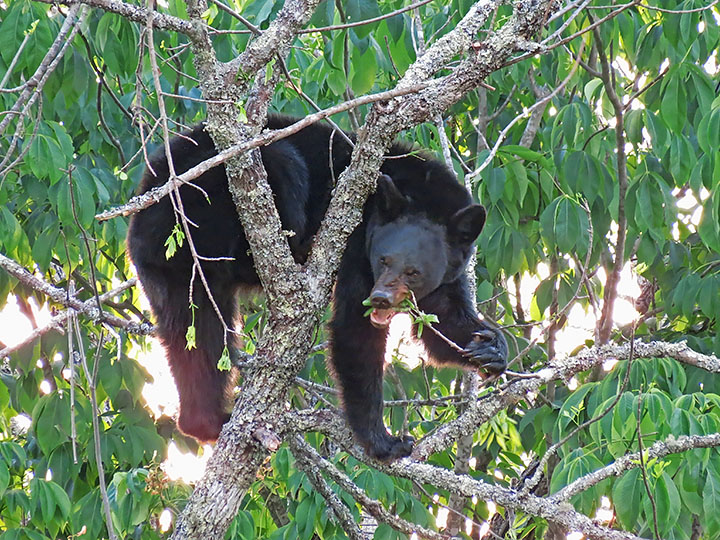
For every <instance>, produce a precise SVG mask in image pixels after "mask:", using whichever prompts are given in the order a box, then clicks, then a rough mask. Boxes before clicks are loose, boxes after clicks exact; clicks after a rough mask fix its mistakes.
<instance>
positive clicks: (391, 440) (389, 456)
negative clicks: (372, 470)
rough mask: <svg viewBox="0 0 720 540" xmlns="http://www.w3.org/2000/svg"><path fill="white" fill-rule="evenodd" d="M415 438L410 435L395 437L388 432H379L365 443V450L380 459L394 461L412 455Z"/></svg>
mask: <svg viewBox="0 0 720 540" xmlns="http://www.w3.org/2000/svg"><path fill="white" fill-rule="evenodd" d="M414 444H415V439H414V438H413V437H411V436H410V435H405V436H403V437H393V436H392V435H388V434H387V433H378V434H376V436H375V437H373V438H372V440H371V441H370V442H368V443H367V444H366V445H365V451H366V452H367V453H368V454H369V455H370V456H372V457H374V458H375V459H379V460H380V461H394V460H396V459H400V458H404V457H407V456H409V455H410V453H411V452H412V449H413V445H414Z"/></svg>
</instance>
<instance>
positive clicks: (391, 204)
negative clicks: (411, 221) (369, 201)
mask: <svg viewBox="0 0 720 540" xmlns="http://www.w3.org/2000/svg"><path fill="white" fill-rule="evenodd" d="M375 195H376V201H377V208H378V211H379V213H380V217H381V218H382V219H383V220H385V221H392V220H393V219H395V218H396V217H397V216H399V215H400V214H401V213H402V212H404V211H405V208H406V207H407V204H408V200H407V199H406V198H405V196H404V195H403V194H402V193H400V190H399V189H398V188H397V186H395V184H394V183H393V181H392V178H390V177H389V176H388V175H387V174H381V175H380V177H379V178H378V181H377V191H376V192H375Z"/></svg>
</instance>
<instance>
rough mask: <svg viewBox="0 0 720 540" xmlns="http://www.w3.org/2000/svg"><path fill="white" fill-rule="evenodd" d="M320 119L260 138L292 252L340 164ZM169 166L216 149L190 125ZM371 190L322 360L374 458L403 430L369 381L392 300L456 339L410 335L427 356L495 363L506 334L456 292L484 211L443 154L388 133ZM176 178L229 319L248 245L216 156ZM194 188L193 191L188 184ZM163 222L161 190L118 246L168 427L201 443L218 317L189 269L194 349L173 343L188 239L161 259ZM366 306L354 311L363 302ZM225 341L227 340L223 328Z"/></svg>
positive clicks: (218, 347) (212, 434)
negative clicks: (267, 141)
mask: <svg viewBox="0 0 720 540" xmlns="http://www.w3.org/2000/svg"><path fill="white" fill-rule="evenodd" d="M294 121H295V119H293V118H289V117H285V116H280V115H271V116H270V117H269V118H268V123H267V127H268V128H270V129H277V128H281V127H285V126H287V125H290V124H291V123H293V122H294ZM331 133H332V128H331V127H329V126H326V125H320V124H315V125H312V126H309V127H307V128H305V129H303V130H302V131H300V132H298V133H296V134H294V135H291V136H290V137H287V138H286V139H283V140H281V141H278V142H276V143H273V144H271V145H269V146H266V147H263V148H261V154H262V159H263V163H264V165H265V169H266V170H267V173H268V181H269V183H270V186H271V187H272V189H273V192H274V195H275V203H276V206H277V208H278V212H279V214H280V219H281V221H282V223H283V228H284V229H286V230H291V231H293V232H294V235H292V236H290V237H289V239H288V241H289V243H290V247H291V250H292V253H293V256H294V257H295V259H296V261H298V262H303V261H304V260H305V259H306V258H307V255H308V252H309V250H310V247H311V243H312V239H313V236H314V234H315V233H316V232H317V230H318V227H319V225H320V221H321V220H322V218H323V216H324V214H325V211H326V209H327V206H328V202H329V200H330V196H331V192H332V188H333V182H334V180H335V179H337V178H338V176H339V175H340V173H341V172H342V171H343V170H344V169H345V168H346V167H347V165H348V164H349V162H350V154H351V151H352V148H351V146H350V145H349V144H348V143H347V141H346V140H344V138H343V137H342V136H340V135H339V134H335V135H334V136H333V137H332V154H331V153H330V148H329V147H330V139H331ZM171 152H172V155H173V163H174V166H175V170H176V172H177V173H178V174H180V173H182V172H184V171H186V170H188V169H189V168H190V167H192V166H194V165H196V164H198V163H200V162H201V161H203V160H205V159H207V158H209V157H211V156H212V155H214V154H215V153H216V150H215V147H214V145H213V142H212V140H211V139H210V137H209V136H208V135H207V133H205V131H204V130H203V128H202V126H198V127H196V128H195V129H194V130H193V131H192V132H190V133H187V134H186V135H185V136H183V137H177V138H175V139H173V140H172V142H171ZM388 155H389V156H391V157H389V158H388V159H386V160H385V162H384V164H383V166H382V168H381V172H382V173H383V174H382V176H381V177H380V179H379V181H378V189H377V192H376V193H375V194H374V195H372V196H371V197H370V198H369V199H368V201H367V203H366V205H365V209H364V218H363V221H362V223H361V224H360V225H359V226H358V228H357V229H356V230H355V231H354V232H353V234H352V235H351V236H350V239H349V240H348V245H347V248H346V250H345V254H344V256H343V259H342V262H341V265H340V268H339V271H338V277H337V283H336V285H335V292H334V309H333V318H332V322H331V324H330V330H331V355H330V358H331V360H332V365H333V368H334V372H335V375H336V378H337V380H338V382H339V384H340V387H341V391H342V398H343V403H344V408H345V412H346V414H347V418H348V421H349V423H350V426H351V427H352V430H353V432H354V433H355V436H356V438H357V439H358V441H359V442H360V443H362V444H363V445H364V447H365V448H366V450H367V451H368V452H369V453H370V454H371V455H372V456H374V457H376V458H379V459H394V458H398V457H402V456H406V455H408V454H409V453H410V451H411V449H412V439H411V438H409V437H405V438H398V437H393V436H391V435H389V434H388V432H387V430H386V428H385V426H384V423H383V420H382V409H383V401H382V378H383V363H384V357H385V340H386V336H387V326H388V323H389V322H390V317H391V315H392V308H393V307H396V306H397V305H398V304H399V303H400V302H401V301H402V300H403V299H404V298H406V297H407V296H408V295H409V294H410V291H412V293H413V294H414V295H415V297H416V299H417V301H418V303H419V307H420V309H422V310H423V311H425V312H426V313H434V314H436V315H437V316H438V318H439V321H440V322H439V323H436V324H435V325H434V327H435V328H436V329H437V330H439V331H440V332H441V333H442V334H444V335H445V336H446V337H447V338H449V339H451V340H452V341H453V342H455V343H457V344H459V345H460V347H464V350H463V352H458V351H456V350H454V349H453V348H452V347H450V346H449V345H448V344H447V343H446V342H444V341H443V340H442V339H441V338H440V337H438V336H437V335H436V334H435V333H434V332H432V331H429V330H425V332H423V334H422V341H423V342H424V344H425V346H426V348H427V349H428V351H429V353H430V355H431V357H432V358H433V359H434V360H435V361H436V362H437V363H440V364H454V365H458V366H461V367H465V368H479V367H482V368H484V369H485V370H488V371H491V372H500V371H502V370H503V369H504V368H505V359H506V355H507V345H506V343H505V340H504V338H503V336H502V334H501V333H500V332H498V331H496V330H494V329H492V328H491V327H489V326H488V325H486V324H485V323H484V322H482V321H481V320H480V319H479V318H478V316H477V314H476V312H475V310H474V305H473V295H472V293H471V292H470V291H469V290H468V286H467V282H466V279H465V273H464V272H465V266H466V264H467V261H468V257H469V255H470V253H471V248H472V244H473V242H474V241H475V238H476V237H477V235H478V234H479V233H480V230H481V229H482V226H483V224H484V222H485V210H484V209H483V207H482V206H480V205H474V204H473V203H472V199H471V197H470V195H469V194H468V192H467V191H466V190H465V188H464V187H462V186H461V185H460V184H459V183H458V182H457V180H456V178H455V176H454V174H453V173H452V172H451V171H449V170H448V169H447V168H446V167H445V166H444V165H443V164H441V163H439V162H438V161H436V160H434V159H432V158H431V157H429V156H427V155H425V154H418V153H415V152H413V153H408V148H407V147H406V146H405V145H402V144H395V145H393V146H392V148H391V149H390V150H389V152H388ZM151 168H152V171H151V170H150V169H148V171H146V173H145V176H144V177H143V179H142V181H141V184H140V187H139V193H144V192H146V191H148V190H149V189H151V188H153V187H155V186H158V185H161V184H163V183H165V182H166V181H167V179H168V166H167V162H166V160H165V155H164V152H159V153H158V154H156V155H155V156H154V157H153V158H152V160H151ZM194 184H195V185H196V186H197V187H193V186H187V185H186V186H183V187H181V188H180V194H181V197H182V204H183V208H184V212H185V215H186V216H187V217H188V219H189V220H190V221H191V222H192V223H193V224H195V225H197V227H195V226H191V231H192V238H193V241H194V244H195V246H196V249H197V251H198V253H199V255H201V256H203V257H232V258H233V260H223V261H203V262H202V267H203V271H204V273H205V276H206V277H207V279H208V282H209V285H210V289H211V291H212V295H213V298H214V300H215V302H216V304H217V307H218V308H219V310H220V312H221V313H222V315H223V318H224V320H225V322H226V323H227V324H229V325H230V324H232V323H233V322H234V319H235V316H236V310H237V303H236V296H237V294H238V293H239V292H241V290H242V289H243V288H246V287H247V286H258V285H259V280H258V277H257V275H256V273H255V270H254V268H253V263H252V258H251V257H250V255H249V254H248V248H249V246H248V243H247V240H246V239H245V236H244V233H243V230H242V228H241V226H240V222H239V220H238V218H237V215H236V212H235V208H234V204H233V201H232V199H231V197H230V194H229V192H228V188H227V179H226V176H225V171H224V168H223V167H216V168H214V169H212V170H210V171H209V172H207V173H205V174H204V175H202V176H201V177H200V178H198V179H196V180H195V181H194ZM198 188H201V189H198ZM175 223H176V219H175V213H174V210H173V206H172V204H171V201H170V199H169V198H168V197H165V198H163V199H162V200H161V201H160V202H159V203H157V204H155V205H153V206H151V207H150V208H148V209H146V210H143V211H142V212H139V213H137V214H135V215H134V216H133V217H132V218H131V220H130V229H129V233H128V247H129V251H130V256H131V258H132V260H133V262H134V264H135V267H136V268H137V272H138V276H139V277H140V281H141V282H142V284H143V287H144V289H145V293H146V294H147V296H148V299H149V300H150V304H151V306H152V309H153V312H154V314H155V317H156V319H157V329H158V335H159V337H160V340H161V341H162V343H163V345H164V346H165V348H166V349H167V356H168V360H169V363H170V368H171V370H172V373H173V376H174V378H175V382H176V384H177V387H178V392H179V394H180V415H179V419H178V426H179V428H180V430H181V431H183V432H185V433H187V434H189V435H192V436H194V437H196V438H197V439H200V440H203V441H212V440H215V439H216V438H217V437H218V435H219V433H220V429H221V428H222V425H223V423H225V422H226V421H227V419H228V414H227V406H228V402H227V388H228V383H229V382H230V381H229V377H228V375H227V373H223V372H220V371H218V369H217V367H216V365H217V361H218V359H219V358H220V355H221V353H222V349H223V331H222V325H221V323H220V321H219V319H218V316H217V314H216V313H215V312H214V308H213V307H212V305H211V303H210V301H209V298H208V297H207V295H206V293H205V291H204V288H203V287H202V285H201V284H200V283H199V281H198V280H196V282H195V285H194V292H193V301H194V303H195V305H196V306H197V310H196V312H195V329H196V344H197V348H194V349H192V350H188V349H186V346H185V345H186V341H185V333H186V330H187V328H188V326H190V325H191V321H192V319H191V312H190V309H189V307H188V305H189V298H188V288H189V285H190V280H191V275H192V258H191V255H190V252H189V249H188V247H187V242H185V244H184V246H183V247H182V248H180V249H179V250H178V251H177V253H176V254H175V255H174V256H173V257H171V258H170V259H169V260H168V259H166V258H165V248H164V244H165V241H166V240H167V238H168V236H170V233H171V230H172V229H173V227H174V226H175ZM368 297H370V299H371V303H372V306H373V308H374V310H373V313H372V314H371V315H370V317H366V316H364V312H365V311H366V306H363V300H365V299H366V298H368ZM228 339H229V344H228V345H229V346H230V347H232V346H236V343H235V338H234V337H233V335H232V334H230V335H229V338H228Z"/></svg>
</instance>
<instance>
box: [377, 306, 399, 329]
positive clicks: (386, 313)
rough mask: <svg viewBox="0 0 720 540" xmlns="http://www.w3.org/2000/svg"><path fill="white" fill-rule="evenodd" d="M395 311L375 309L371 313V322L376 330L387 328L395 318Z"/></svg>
mask: <svg viewBox="0 0 720 540" xmlns="http://www.w3.org/2000/svg"><path fill="white" fill-rule="evenodd" d="M395 313H397V312H396V311H395V309H393V308H389V309H378V308H375V309H373V310H372V311H371V312H370V322H371V323H372V325H373V326H374V327H375V328H386V327H387V326H388V325H389V324H390V321H391V320H392V318H393V316H395Z"/></svg>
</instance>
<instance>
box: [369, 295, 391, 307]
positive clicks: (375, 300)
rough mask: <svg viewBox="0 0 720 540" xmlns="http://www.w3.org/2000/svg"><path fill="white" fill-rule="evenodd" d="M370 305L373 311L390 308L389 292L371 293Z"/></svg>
mask: <svg viewBox="0 0 720 540" xmlns="http://www.w3.org/2000/svg"><path fill="white" fill-rule="evenodd" d="M370 304H372V307H374V308H375V309H389V308H391V307H392V294H391V293H390V292H389V291H373V292H372V294H371V295H370Z"/></svg>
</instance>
